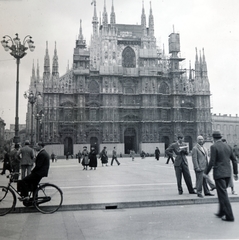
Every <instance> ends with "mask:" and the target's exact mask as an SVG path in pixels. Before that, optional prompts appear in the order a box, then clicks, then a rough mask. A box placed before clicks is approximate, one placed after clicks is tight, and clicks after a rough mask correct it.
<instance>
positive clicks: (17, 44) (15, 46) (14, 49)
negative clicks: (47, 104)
mask: <svg viewBox="0 0 239 240" xmlns="http://www.w3.org/2000/svg"><path fill="white" fill-rule="evenodd" d="M9 42H10V44H11V46H9V45H8V43H9ZM26 43H27V44H28V47H26V46H25V45H26ZM33 43H34V42H33V41H32V37H31V36H30V35H27V36H26V37H25V38H24V40H23V43H21V41H20V39H19V38H18V34H17V33H16V37H15V38H13V39H12V38H11V37H10V36H8V35H5V36H4V37H3V40H2V41H1V44H2V46H3V48H4V49H5V51H9V50H11V52H10V54H11V55H12V56H13V57H14V58H15V59H16V63H17V81H16V116H15V136H14V139H13V141H14V143H19V142H20V138H19V117H18V103H19V64H20V59H21V58H23V57H24V56H25V55H26V54H27V53H26V50H27V49H28V48H29V49H30V51H31V52H32V51H34V49H35V46H33Z"/></svg>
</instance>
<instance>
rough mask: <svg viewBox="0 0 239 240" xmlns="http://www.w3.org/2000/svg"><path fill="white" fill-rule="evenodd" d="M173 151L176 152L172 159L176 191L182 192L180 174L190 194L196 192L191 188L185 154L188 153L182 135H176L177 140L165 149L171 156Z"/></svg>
mask: <svg viewBox="0 0 239 240" xmlns="http://www.w3.org/2000/svg"><path fill="white" fill-rule="evenodd" d="M173 152H174V153H175V154H176V158H175V161H174V169H175V174H176V178H177V186H178V193H179V194H180V195H181V194H183V188H182V175H183V177H184V180H185V183H186V185H187V188H188V192H189V193H190V194H196V193H195V192H194V189H193V184H192V179H191V175H190V172H189V168H188V160H187V158H186V155H188V151H187V145H186V143H184V142H183V136H182V135H179V136H178V141H177V142H175V143H172V144H171V145H170V146H169V147H168V148H167V149H166V154H167V155H168V156H173Z"/></svg>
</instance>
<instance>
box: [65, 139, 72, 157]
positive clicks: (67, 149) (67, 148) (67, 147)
mask: <svg viewBox="0 0 239 240" xmlns="http://www.w3.org/2000/svg"><path fill="white" fill-rule="evenodd" d="M67 153H68V154H70V155H73V141H72V138H71V137H66V138H65V139H64V155H66V154H67Z"/></svg>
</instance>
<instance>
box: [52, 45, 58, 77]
mask: <svg viewBox="0 0 239 240" xmlns="http://www.w3.org/2000/svg"><path fill="white" fill-rule="evenodd" d="M52 75H58V56H57V50H56V42H55V49H54V56H53V63H52Z"/></svg>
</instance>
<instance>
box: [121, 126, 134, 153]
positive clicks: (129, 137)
mask: <svg viewBox="0 0 239 240" xmlns="http://www.w3.org/2000/svg"><path fill="white" fill-rule="evenodd" d="M130 150H134V151H135V152H137V147H136V132H135V129H133V128H127V129H126V130H125V132H124V153H125V154H129V153H130Z"/></svg>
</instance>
